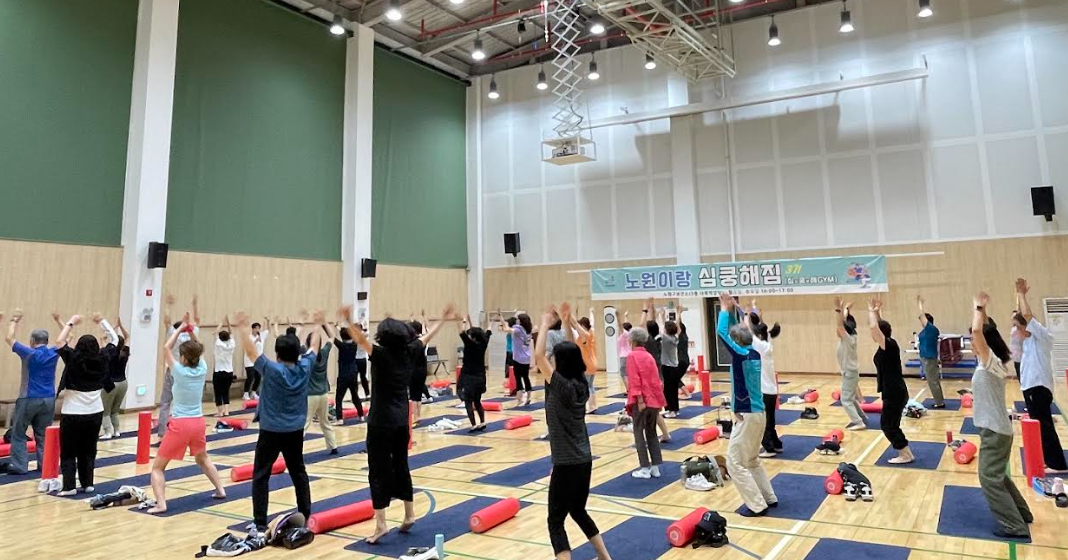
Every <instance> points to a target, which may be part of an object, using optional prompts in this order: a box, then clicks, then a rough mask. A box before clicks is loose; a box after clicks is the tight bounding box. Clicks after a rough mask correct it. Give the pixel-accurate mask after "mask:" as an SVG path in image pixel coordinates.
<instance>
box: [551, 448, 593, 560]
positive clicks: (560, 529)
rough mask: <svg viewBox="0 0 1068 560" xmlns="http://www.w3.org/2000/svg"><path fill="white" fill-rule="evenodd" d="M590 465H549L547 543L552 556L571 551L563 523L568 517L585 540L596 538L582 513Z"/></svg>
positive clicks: (584, 514) (584, 511)
mask: <svg viewBox="0 0 1068 560" xmlns="http://www.w3.org/2000/svg"><path fill="white" fill-rule="evenodd" d="M592 472H593V463H592V462H591V463H582V464H580V465H553V472H552V475H550V477H549V540H550V541H551V542H552V543H553V554H557V555H559V554H560V553H561V552H564V551H565V550H571V544H570V543H569V542H568V540H567V531H566V530H565V529H564V519H566V518H567V516H568V515H570V516H571V519H573V520H574V521H575V523H577V524H578V526H579V528H580V529H582V532H583V533H585V534H586V538H587V539H592V538H593V537H596V536H597V535H598V534H600V530H598V529H597V524H596V523H594V522H593V519H592V518H591V517H590V514H588V513H586V500H587V499H589V497H590V475H591V473H592Z"/></svg>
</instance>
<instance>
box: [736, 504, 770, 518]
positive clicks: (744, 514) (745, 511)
mask: <svg viewBox="0 0 1068 560" xmlns="http://www.w3.org/2000/svg"><path fill="white" fill-rule="evenodd" d="M767 514H768V508H764V510H763V511H753V510H751V509H749V506H742V511H740V512H738V515H741V516H742V517H764V516H765V515H767Z"/></svg>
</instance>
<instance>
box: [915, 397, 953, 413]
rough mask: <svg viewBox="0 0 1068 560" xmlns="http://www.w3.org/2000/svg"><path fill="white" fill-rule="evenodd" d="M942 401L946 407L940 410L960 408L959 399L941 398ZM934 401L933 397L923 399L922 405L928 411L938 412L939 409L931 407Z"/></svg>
mask: <svg viewBox="0 0 1068 560" xmlns="http://www.w3.org/2000/svg"><path fill="white" fill-rule="evenodd" d="M943 402H945V403H946V407H945V408H943V409H941V410H960V399H943ZM934 403H935V401H934V399H923V407H924V408H926V409H927V410H928V412H938V410H939V409H934V408H931V407H932V406H934Z"/></svg>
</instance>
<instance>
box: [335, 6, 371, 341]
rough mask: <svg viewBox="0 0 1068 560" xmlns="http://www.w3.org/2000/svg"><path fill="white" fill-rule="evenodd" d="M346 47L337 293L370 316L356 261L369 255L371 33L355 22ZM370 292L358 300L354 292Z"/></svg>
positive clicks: (367, 285)
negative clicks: (339, 258) (339, 289)
mask: <svg viewBox="0 0 1068 560" xmlns="http://www.w3.org/2000/svg"><path fill="white" fill-rule="evenodd" d="M353 31H354V35H353V36H352V38H350V39H349V40H348V45H347V47H346V51H345V126H344V148H343V150H344V152H343V153H344V155H343V157H342V170H341V183H342V188H341V261H342V281H341V292H342V293H341V298H342V300H343V301H344V302H345V303H346V304H353V305H354V306H355V309H354V313H353V316H354V317H355V318H356V320H358V321H360V322H363V323H365V326H366V320H367V319H368V318H369V317H370V292H371V281H370V280H369V279H366V278H363V277H362V275H361V271H360V263H361V261H362V260H363V259H366V258H371V158H372V152H371V132H372V128H371V123H372V120H371V119H372V117H373V112H374V101H373V94H374V88H373V80H374V60H375V59H374V47H375V33H374V31H372V30H371V28H369V27H365V26H363V25H356V26H354V30H353ZM360 292H364V293H367V294H368V298H367V299H365V300H363V301H360V300H359V299H358V297H357V296H358V294H359V293H360Z"/></svg>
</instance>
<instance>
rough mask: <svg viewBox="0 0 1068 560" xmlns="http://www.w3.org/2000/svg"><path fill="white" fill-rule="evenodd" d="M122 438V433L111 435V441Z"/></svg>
mask: <svg viewBox="0 0 1068 560" xmlns="http://www.w3.org/2000/svg"><path fill="white" fill-rule="evenodd" d="M120 437H122V433H121V432H115V433H113V434H111V439H119V438H120Z"/></svg>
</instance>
